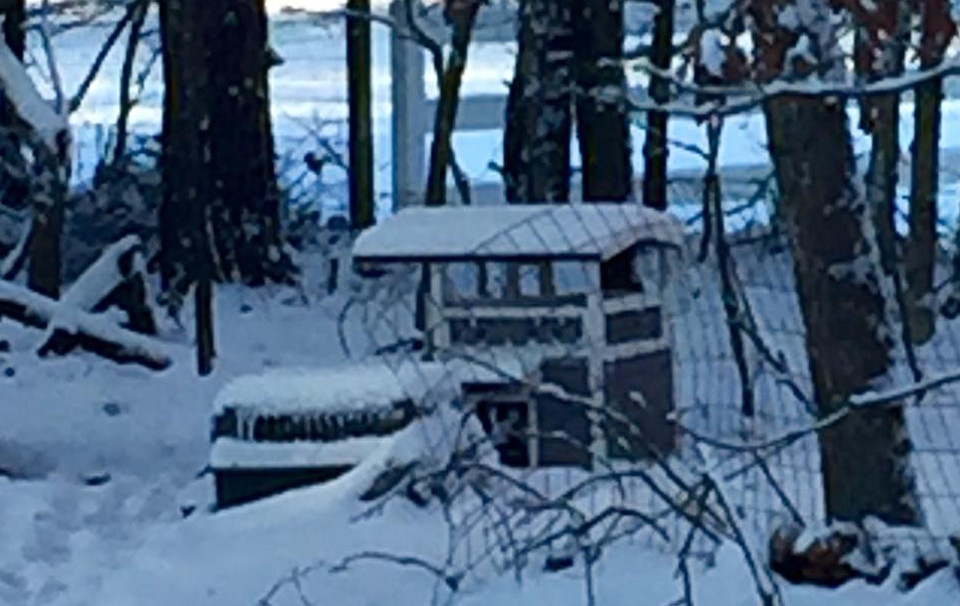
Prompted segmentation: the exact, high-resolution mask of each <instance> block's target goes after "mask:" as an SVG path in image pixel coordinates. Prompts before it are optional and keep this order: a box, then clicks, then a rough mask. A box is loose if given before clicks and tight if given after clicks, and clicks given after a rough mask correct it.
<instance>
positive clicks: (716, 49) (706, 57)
mask: <svg viewBox="0 0 960 606" xmlns="http://www.w3.org/2000/svg"><path fill="white" fill-rule="evenodd" d="M723 46H724V42H723V32H721V31H720V30H719V29H716V28H708V29H706V30H704V31H703V34H702V35H701V36H700V64H701V65H703V67H704V68H706V70H707V73H709V74H710V75H711V76H716V77H718V78H723V64H724V63H725V62H726V54H725V51H724V48H723Z"/></svg>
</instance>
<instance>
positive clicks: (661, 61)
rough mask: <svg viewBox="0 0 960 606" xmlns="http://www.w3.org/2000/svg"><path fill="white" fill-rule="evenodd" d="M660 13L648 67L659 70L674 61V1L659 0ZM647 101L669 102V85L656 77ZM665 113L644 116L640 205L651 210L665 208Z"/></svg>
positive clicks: (666, 155)
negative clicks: (641, 196) (644, 132)
mask: <svg viewBox="0 0 960 606" xmlns="http://www.w3.org/2000/svg"><path fill="white" fill-rule="evenodd" d="M657 7H658V8H659V12H657V16H656V19H655V20H654V25H653V45H652V46H651V48H650V63H652V64H653V65H654V66H655V67H657V68H658V69H661V70H665V69H670V60H671V59H672V58H673V9H674V0H659V2H658V3H657ZM650 98H651V99H652V100H653V101H655V102H656V103H666V102H667V101H669V100H670V83H669V82H667V81H666V80H664V79H663V78H659V77H657V76H651V78H650ZM667 118H668V114H667V112H658V111H654V112H648V113H647V135H646V139H645V140H644V143H643V160H644V163H643V164H644V166H643V204H644V206H649V207H650V208H659V209H665V208H666V207H667V158H668V156H669V151H668V149H667Z"/></svg>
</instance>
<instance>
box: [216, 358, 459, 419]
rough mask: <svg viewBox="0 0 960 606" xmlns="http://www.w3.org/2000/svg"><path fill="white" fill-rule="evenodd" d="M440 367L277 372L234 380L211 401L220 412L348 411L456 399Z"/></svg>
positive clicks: (374, 365)
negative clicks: (404, 403) (239, 410)
mask: <svg viewBox="0 0 960 606" xmlns="http://www.w3.org/2000/svg"><path fill="white" fill-rule="evenodd" d="M449 379H450V377H449V375H448V372H447V370H446V369H445V368H444V366H443V365H442V364H436V363H421V362H415V363H414V362H407V363H403V364H401V365H399V366H397V367H391V366H390V365H388V364H386V363H385V362H383V361H381V360H375V361H369V362H360V363H355V364H344V365H340V366H331V367H326V368H283V369H277V370H273V371H267V372H264V373H261V374H255V375H246V376H242V377H238V378H236V379H234V380H232V381H230V382H229V383H227V384H226V385H225V386H224V387H223V388H222V389H221V390H220V392H219V393H218V394H217V396H216V398H215V400H214V409H215V412H216V413H220V412H222V411H223V410H224V409H225V408H236V407H239V408H253V409H256V410H261V411H272V412H275V413H295V412H350V411H356V410H365V409H376V408H383V407H388V406H390V405H391V404H393V403H396V402H401V401H404V400H412V401H414V402H415V403H417V404H422V403H423V400H424V399H428V400H430V401H431V402H437V401H439V400H440V399H441V398H445V397H448V398H454V397H456V393H457V392H456V389H455V386H454V384H453V383H452V382H451V381H450V380H449Z"/></svg>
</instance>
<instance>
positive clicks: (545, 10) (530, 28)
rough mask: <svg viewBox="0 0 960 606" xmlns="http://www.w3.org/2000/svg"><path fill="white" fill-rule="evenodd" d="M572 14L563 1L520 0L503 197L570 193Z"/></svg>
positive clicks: (540, 198) (554, 197)
mask: <svg viewBox="0 0 960 606" xmlns="http://www.w3.org/2000/svg"><path fill="white" fill-rule="evenodd" d="M572 15H573V12H572V7H571V6H570V5H569V4H568V3H565V2H554V1H552V0H521V2H520V32H519V34H518V40H519V49H518V52H517V61H516V66H515V68H514V77H513V81H512V82H511V84H510V93H509V96H508V98H507V116H506V128H505V132H504V142H503V148H504V149H503V153H504V162H503V164H504V167H503V168H504V181H505V185H506V197H507V202H510V203H530V202H567V201H569V199H570V135H571V129H572V124H573V111H572V102H573V101H572V73H573V72H572V70H573V65H572V63H573V25H572V22H571V20H572Z"/></svg>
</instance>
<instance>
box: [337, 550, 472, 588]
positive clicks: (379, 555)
mask: <svg viewBox="0 0 960 606" xmlns="http://www.w3.org/2000/svg"><path fill="white" fill-rule="evenodd" d="M363 560H374V561H381V562H389V563H392V564H397V565H400V566H411V567H414V568H420V569H421V570H425V571H427V572H429V573H430V574H432V575H433V576H435V577H436V578H437V579H438V580H440V581H442V582H443V583H444V584H445V585H446V586H447V587H448V588H449V589H450V591H452V592H454V593H455V592H456V591H457V590H458V589H459V588H460V583H461V582H462V581H463V577H462V576H461V575H459V574H448V573H447V572H446V571H444V570H443V569H441V568H439V567H437V566H435V565H433V564H431V563H430V562H428V561H426V560H424V559H423V558H419V557H417V556H402V555H396V554H392V553H384V552H381V551H362V552H360V553H356V554H353V555H350V556H347V557H346V558H344V559H343V560H342V561H341V562H340V563H339V564H336V565H334V566H332V567H330V572H331V573H341V572H346V570H347V569H348V568H349V567H350V565H351V564H353V563H355V562H360V561H363Z"/></svg>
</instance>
